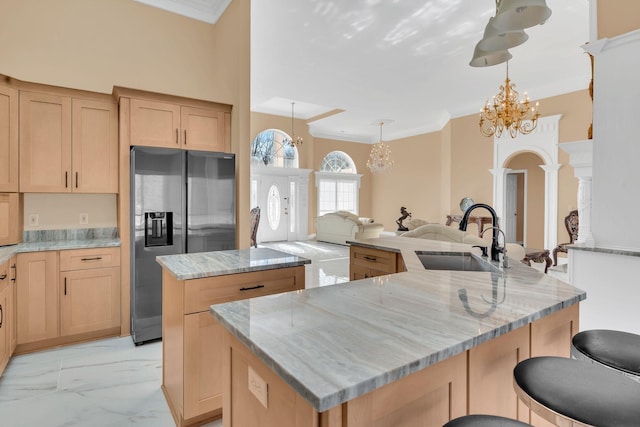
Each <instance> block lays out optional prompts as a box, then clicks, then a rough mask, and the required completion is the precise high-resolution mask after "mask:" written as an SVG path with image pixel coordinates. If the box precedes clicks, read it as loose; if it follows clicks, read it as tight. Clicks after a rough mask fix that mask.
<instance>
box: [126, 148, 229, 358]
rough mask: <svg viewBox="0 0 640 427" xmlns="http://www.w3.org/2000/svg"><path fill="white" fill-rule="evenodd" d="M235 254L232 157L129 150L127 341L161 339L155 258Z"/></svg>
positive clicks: (158, 270) (158, 274) (158, 272)
mask: <svg viewBox="0 0 640 427" xmlns="http://www.w3.org/2000/svg"><path fill="white" fill-rule="evenodd" d="M235 248H236V185H235V156H234V155H233V154H228V153H213V152H205V151H186V150H175V149H168V148H151V147H132V148H131V338H132V339H133V342H134V343H136V344H137V345H139V344H142V343H144V342H145V341H150V340H154V339H157V338H161V336H162V270H161V267H160V265H159V264H158V263H157V262H156V260H155V259H156V257H157V256H159V255H171V254H181V253H192V252H208V251H218V250H227V249H235Z"/></svg>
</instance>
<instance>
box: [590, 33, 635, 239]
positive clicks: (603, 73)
mask: <svg viewBox="0 0 640 427" xmlns="http://www.w3.org/2000/svg"><path fill="white" fill-rule="evenodd" d="M597 43H602V44H603V46H602V50H601V51H600V52H599V53H597V54H596V55H595V70H594V106H593V117H594V124H593V132H594V134H593V135H594V137H593V140H594V141H593V198H592V217H591V220H592V222H591V226H592V232H593V237H594V241H595V244H596V246H599V247H616V248H626V249H633V250H640V227H637V226H636V225H635V224H634V221H633V220H631V219H629V218H630V217H631V216H632V215H633V214H635V213H637V212H640V197H638V196H639V194H640V136H639V132H640V131H639V129H638V111H637V104H638V99H639V96H638V95H640V79H639V78H638V75H639V72H640V30H637V31H633V32H630V33H627V34H624V35H622V36H619V37H616V38H614V39H611V40H605V41H602V40H601V41H598V42H597ZM625 218H626V219H625Z"/></svg>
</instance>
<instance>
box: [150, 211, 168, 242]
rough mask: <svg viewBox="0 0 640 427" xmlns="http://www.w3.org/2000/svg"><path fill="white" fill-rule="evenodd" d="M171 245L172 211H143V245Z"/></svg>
mask: <svg viewBox="0 0 640 427" xmlns="http://www.w3.org/2000/svg"><path fill="white" fill-rule="evenodd" d="M171 245H173V212H145V213H144V246H145V247H149V246H171Z"/></svg>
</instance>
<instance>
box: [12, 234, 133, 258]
mask: <svg viewBox="0 0 640 427" xmlns="http://www.w3.org/2000/svg"><path fill="white" fill-rule="evenodd" d="M114 246H120V239H118V238H114V239H78V240H53V241H44V242H26V243H18V244H17V245H10V246H2V247H0V263H3V262H5V261H6V260H8V259H9V258H11V257H12V256H13V255H15V254H18V253H22V252H42V251H59V250H65V249H86V248H107V247H114Z"/></svg>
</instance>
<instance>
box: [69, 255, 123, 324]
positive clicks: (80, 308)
mask: <svg viewBox="0 0 640 427" xmlns="http://www.w3.org/2000/svg"><path fill="white" fill-rule="evenodd" d="M117 326H120V268H119V267H110V268H96V269H92V270H76V271H65V272H63V273H60V335H61V336H65V335H75V334H81V333H84V332H92V331H100V330H103V329H109V328H112V327H117Z"/></svg>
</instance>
